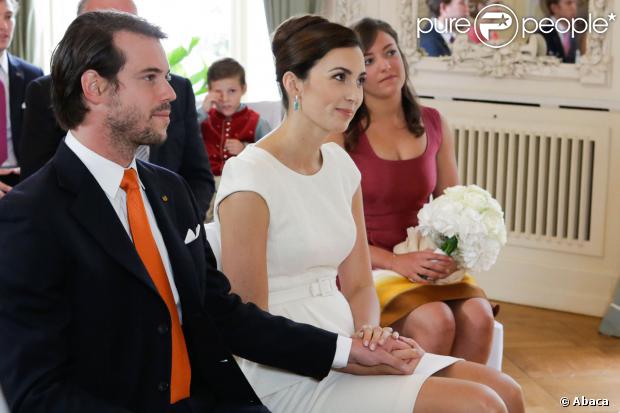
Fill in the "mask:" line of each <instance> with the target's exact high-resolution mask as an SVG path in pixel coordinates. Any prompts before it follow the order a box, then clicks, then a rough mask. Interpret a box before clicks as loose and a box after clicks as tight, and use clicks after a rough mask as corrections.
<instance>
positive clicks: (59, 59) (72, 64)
mask: <svg viewBox="0 0 620 413" xmlns="http://www.w3.org/2000/svg"><path fill="white" fill-rule="evenodd" d="M121 31H126V32H130V33H135V34H140V35H143V36H147V37H151V38H154V39H164V38H165V37H166V35H165V34H164V32H162V31H161V29H160V28H159V27H157V26H154V25H152V24H151V23H149V22H147V21H146V20H144V19H141V18H139V17H136V16H134V15H131V14H128V13H122V12H117V11H93V12H89V13H84V14H82V15H80V16H78V17H77V18H76V19H75V20H73V23H71V25H70V26H69V28H68V29H67V31H66V32H65V35H64V37H63V38H62V40H61V41H60V43H58V46H56V49H54V53H53V55H52V70H51V76H52V107H53V108H54V114H55V115H56V119H57V120H58V124H59V125H60V126H61V127H63V128H64V129H73V128H75V127H76V126H78V125H79V124H80V123H82V121H83V120H84V116H86V113H88V108H87V107H86V105H85V103H84V99H83V97H84V94H83V92H82V80H81V78H82V74H83V73H84V72H86V71H87V70H94V71H96V72H97V73H98V74H99V76H101V77H103V78H104V79H106V80H108V81H109V82H110V83H111V84H112V85H114V86H115V87H118V78H117V75H118V72H119V71H120V70H121V69H122V68H123V66H124V65H125V56H124V55H123V53H122V51H121V50H119V49H118V48H117V47H116V45H115V44H114V34H115V33H118V32H121Z"/></svg>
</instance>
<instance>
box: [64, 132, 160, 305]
mask: <svg viewBox="0 0 620 413" xmlns="http://www.w3.org/2000/svg"><path fill="white" fill-rule="evenodd" d="M53 162H54V165H55V167H56V170H57V172H58V182H59V185H60V186H61V187H63V188H65V189H67V190H69V191H70V192H72V193H73V194H74V196H75V198H74V201H73V204H72V205H71V208H70V212H71V214H72V215H73V216H74V217H75V219H76V220H77V221H78V222H79V223H80V224H81V225H82V226H83V227H84V229H85V230H86V231H87V232H88V233H89V234H90V235H91V236H92V237H93V238H95V240H97V242H98V243H99V244H100V246H101V248H103V250H105V251H106V252H107V253H108V254H109V255H110V256H111V257H112V258H113V259H114V260H116V261H117V262H118V263H119V264H121V265H122V266H123V267H125V269H127V270H128V271H129V273H130V274H131V275H133V276H135V277H136V278H138V279H139V280H140V281H141V282H143V283H144V284H145V285H146V286H147V287H149V288H150V289H152V290H153V292H154V293H155V294H158V293H157V289H156V288H155V285H154V284H153V281H152V280H151V277H150V276H149V274H148V273H147V272H146V269H145V268H144V265H143V264H142V261H141V260H140V257H139V256H138V253H137V252H136V249H135V247H134V245H133V242H131V239H130V238H129V235H127V232H126V231H125V228H124V227H123V224H122V223H121V222H120V220H119V218H118V215H117V214H116V211H114V208H113V207H112V205H110V201H109V199H108V198H107V196H106V195H105V193H104V192H103V189H101V187H100V186H99V184H98V183H97V181H96V180H95V178H94V177H93V176H92V175H91V173H90V172H89V171H88V169H87V168H86V166H84V164H83V163H82V161H80V159H79V158H78V157H77V156H76V155H75V154H74V153H73V152H72V151H71V150H70V149H69V148H68V147H67V145H66V144H65V143H64V142H62V143H61V144H60V147H59V148H58V151H57V152H56V155H55V156H54V161H53ZM158 295H159V294H158Z"/></svg>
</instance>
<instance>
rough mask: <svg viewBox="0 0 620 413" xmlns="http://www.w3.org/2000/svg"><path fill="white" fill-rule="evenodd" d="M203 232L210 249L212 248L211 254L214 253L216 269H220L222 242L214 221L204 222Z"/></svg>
mask: <svg viewBox="0 0 620 413" xmlns="http://www.w3.org/2000/svg"><path fill="white" fill-rule="evenodd" d="M205 234H206V235H207V241H208V242H209V245H211V250H213V255H215V260H216V261H217V269H218V270H220V271H222V260H221V257H222V242H221V240H220V231H219V229H218V227H217V225H216V224H215V222H209V223H208V224H205Z"/></svg>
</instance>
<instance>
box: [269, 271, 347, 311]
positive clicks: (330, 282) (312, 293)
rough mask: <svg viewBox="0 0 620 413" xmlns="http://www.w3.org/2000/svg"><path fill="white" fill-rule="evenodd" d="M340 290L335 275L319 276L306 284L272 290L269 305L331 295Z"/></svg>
mask: <svg viewBox="0 0 620 413" xmlns="http://www.w3.org/2000/svg"><path fill="white" fill-rule="evenodd" d="M336 292H338V286H337V285H336V278H335V277H324V278H319V279H317V280H316V281H315V282H313V283H310V284H304V285H301V286H299V287H294V288H289V289H287V290H279V291H271V292H270V293H269V305H271V304H282V303H285V302H287V301H295V300H301V299H303V298H309V297H318V296H323V297H326V296H329V295H334V294H335V293H336Z"/></svg>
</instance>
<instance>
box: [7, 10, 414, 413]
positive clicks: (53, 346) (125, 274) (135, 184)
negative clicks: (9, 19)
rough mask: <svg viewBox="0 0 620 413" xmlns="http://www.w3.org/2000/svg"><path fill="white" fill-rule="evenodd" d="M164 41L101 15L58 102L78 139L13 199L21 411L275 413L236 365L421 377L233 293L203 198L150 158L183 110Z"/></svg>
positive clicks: (79, 38) (92, 20) (10, 333)
mask: <svg viewBox="0 0 620 413" xmlns="http://www.w3.org/2000/svg"><path fill="white" fill-rule="evenodd" d="M162 37H164V34H163V33H161V31H160V30H159V28H157V27H155V26H152V25H150V24H149V23H147V22H146V21H144V20H141V19H138V18H136V17H134V16H132V15H130V14H126V13H117V12H93V13H85V14H83V15H81V16H79V17H78V18H77V19H76V20H75V21H74V22H73V23H72V24H71V26H70V27H69V28H68V29H67V32H66V33H65V36H64V38H63V40H62V41H61V42H60V44H59V45H58V47H57V49H56V51H55V53H54V57H53V61H52V80H53V91H52V102H53V107H54V112H55V114H56V116H57V119H58V121H59V124H60V125H62V126H63V127H65V128H66V129H67V130H68V131H69V132H68V133H67V137H66V139H65V141H64V142H62V143H61V144H60V146H59V148H58V150H57V152H56V153H55V155H54V157H53V158H52V160H51V161H50V162H48V163H47V164H46V165H45V166H44V167H43V168H42V169H41V170H40V171H39V172H38V173H36V174H35V175H34V176H32V177H31V178H29V179H27V180H26V181H24V182H22V183H21V184H19V185H18V186H17V187H16V188H15V189H14V190H13V191H11V192H10V193H9V194H8V195H7V196H6V197H5V198H4V199H2V200H0V303H1V305H0V331H2V335H0V354H2V357H0V383H1V385H2V388H3V390H4V392H5V396H6V399H7V401H8V403H9V405H10V408H11V411H12V412H13V413H21V412H28V413H37V412H47V411H55V412H63V413H72V412H76V413H77V412H81V413H83V412H89V413H103V412H106V413H107V412H110V413H111V412H118V413H121V412H123V413H127V412H144V413H147V412H148V413H160V412H161V413H164V412H173V413H176V412H184V413H185V412H201V413H202V412H205V413H206V412H265V411H267V409H266V408H265V407H264V406H262V405H261V404H260V401H259V399H258V398H257V397H256V394H255V393H254V391H253V390H252V388H251V387H250V385H249V384H248V382H247V381H246V379H245V377H244V376H243V374H242V372H241V370H240V369H239V367H238V366H237V364H236V362H235V360H234V358H233V357H232V355H231V353H234V354H236V355H239V356H241V357H244V358H246V359H250V360H254V361H257V362H259V363H263V364H267V365H271V366H274V367H277V368H282V369H287V370H291V371H293V372H295V373H297V374H301V375H306V376H311V377H315V378H317V379H321V378H323V377H325V376H326V375H327V373H328V372H329V370H330V368H332V367H345V366H346V367H345V369H344V370H345V371H347V369H350V371H356V372H360V368H361V369H364V368H365V367H364V366H375V367H377V366H379V365H380V364H386V366H385V368H386V369H388V371H391V372H393V373H396V372H398V371H400V372H403V371H406V372H411V371H412V370H413V366H414V365H411V364H410V363H406V362H405V361H403V360H401V359H399V358H396V357H395V356H393V355H391V354H390V353H389V352H388V350H390V349H391V348H395V347H396V348H400V349H403V347H402V346H403V345H404V344H403V343H402V342H400V341H395V340H390V341H389V343H388V347H383V348H378V349H377V350H375V351H374V352H373V351H370V350H369V349H368V348H366V347H364V346H363V345H362V343H361V341H360V339H359V338H354V339H350V338H346V337H341V336H337V335H336V334H333V333H329V332H326V331H323V330H320V329H317V328H314V327H312V326H309V325H301V324H296V323H293V322H292V321H290V320H287V319H285V318H282V317H276V316H272V315H270V314H268V313H266V312H263V311H261V310H260V309H259V308H258V307H256V306H255V305H254V304H251V303H242V302H241V301H240V299H239V297H237V296H235V295H231V294H230V293H229V292H230V285H229V283H228V281H227V279H226V277H225V276H224V275H223V274H221V273H219V272H217V271H216V270H215V269H214V261H215V259H214V256H213V253H212V252H211V249H210V248H209V245H208V243H207V241H206V238H205V236H204V231H203V230H202V229H201V228H202V216H201V214H200V213H199V210H198V208H197V206H196V203H195V202H194V198H193V196H192V194H191V192H190V189H189V186H188V185H187V184H186V183H185V181H183V180H182V179H181V178H180V177H179V176H178V175H177V174H175V173H173V172H171V171H168V170H166V169H164V168H160V167H158V166H155V165H152V164H149V163H143V162H141V161H139V160H138V161H136V159H135V153H136V151H137V149H138V148H139V147H140V146H141V145H145V144H154V143H160V142H163V141H164V140H165V139H166V133H165V131H166V128H167V127H168V123H169V115H170V102H171V101H173V100H174V99H175V93H174V90H173V89H172V88H171V86H170V85H169V83H168V81H167V78H168V71H169V68H168V63H167V61H166V57H165V53H164V51H163V48H162V47H161V44H160V42H159V39H161V38H162ZM390 346H391V347H390ZM409 350H410V351H409ZM404 351H405V352H409V353H408V354H407V355H403V356H401V357H402V358H404V359H406V360H408V359H414V358H415V356H416V354H417V353H416V352H415V350H414V349H404ZM380 367H381V366H380ZM397 369H400V370H397ZM369 372H370V371H369Z"/></svg>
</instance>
